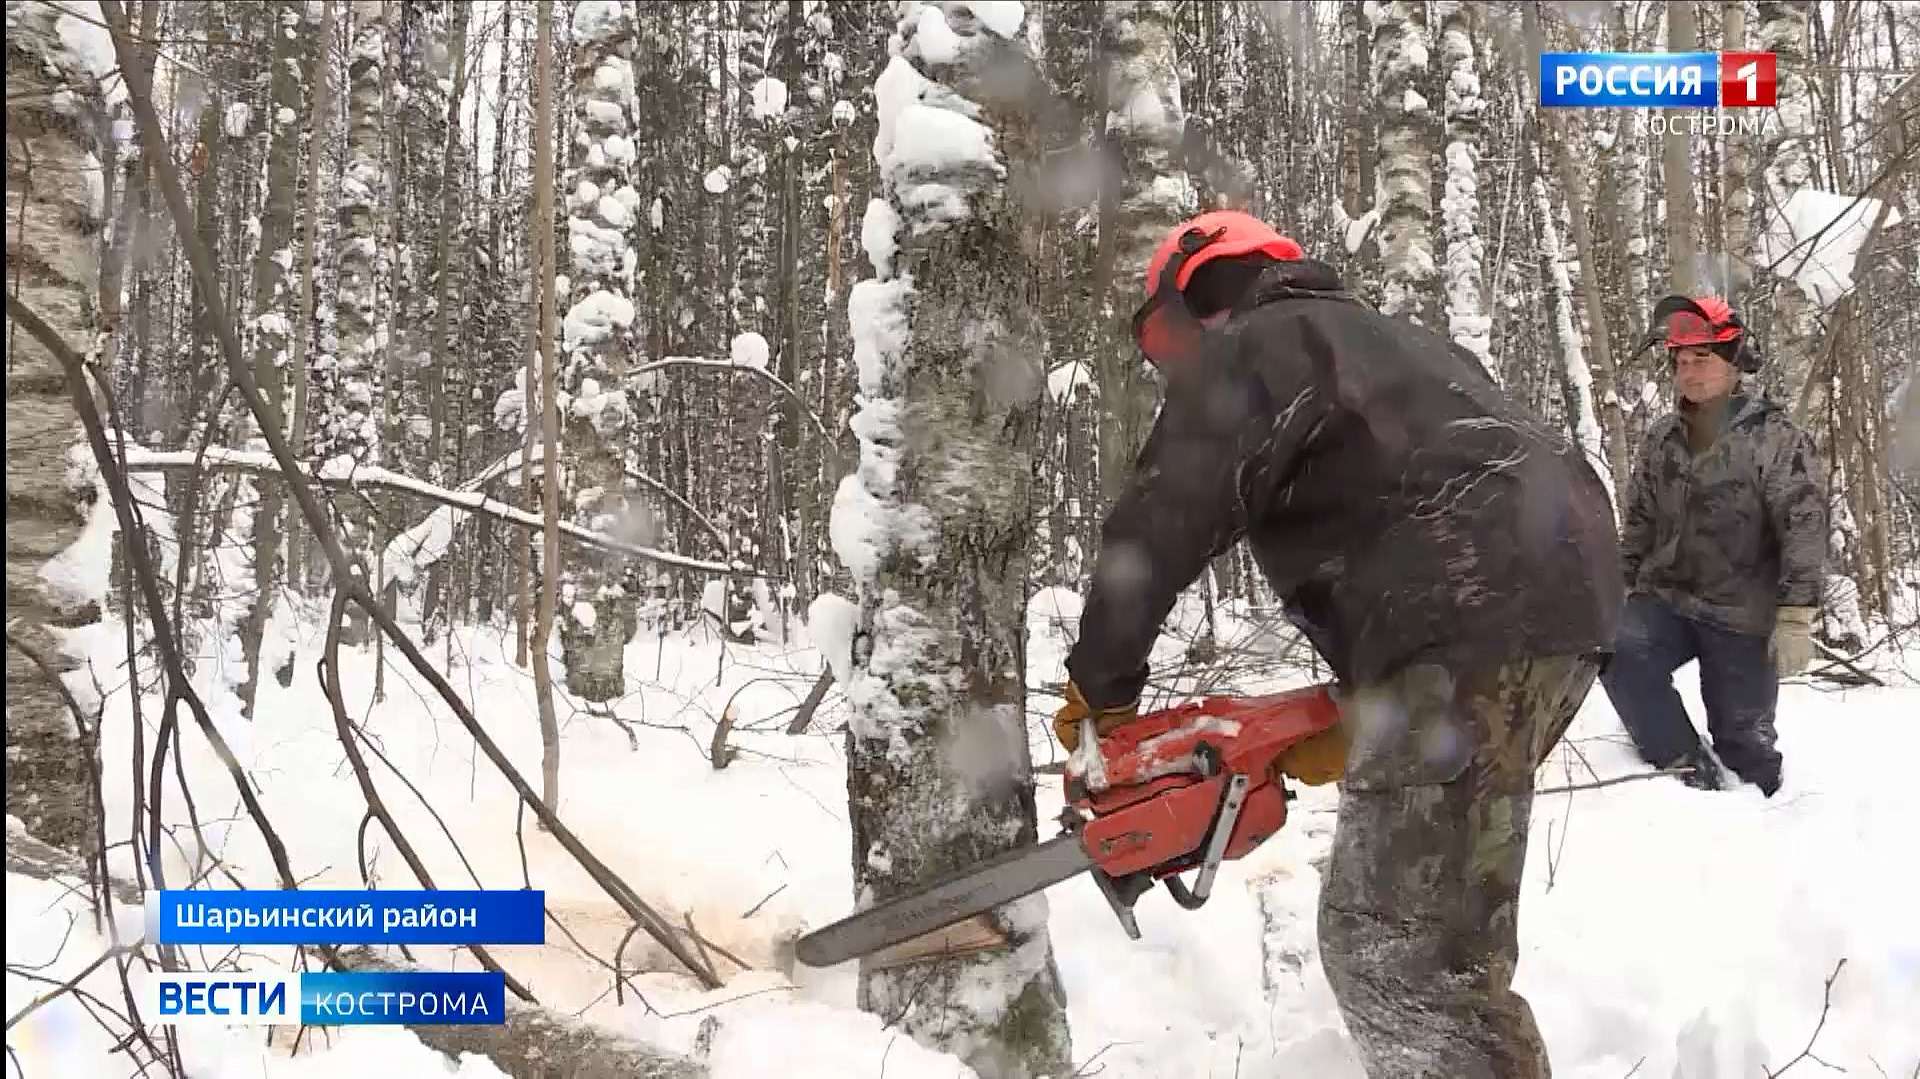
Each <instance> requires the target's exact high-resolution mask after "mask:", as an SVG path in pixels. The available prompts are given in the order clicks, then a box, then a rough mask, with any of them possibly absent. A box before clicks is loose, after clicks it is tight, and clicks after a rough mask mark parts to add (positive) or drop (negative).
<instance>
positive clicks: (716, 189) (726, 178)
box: [654, 165, 733, 228]
mask: <svg viewBox="0 0 1920 1079" xmlns="http://www.w3.org/2000/svg"><path fill="white" fill-rule="evenodd" d="M732 185H733V170H732V169H731V168H728V167H727V166H725V165H715V166H714V167H713V168H711V169H708V170H707V175H706V177H705V178H704V179H702V180H701V186H703V187H705V188H706V189H707V194H709V195H722V194H725V193H726V190H727V188H729V187H731V186H732ZM654 227H655V228H658V227H659V226H657V225H656V226H654Z"/></svg>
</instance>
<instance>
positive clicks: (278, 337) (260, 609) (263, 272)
mask: <svg viewBox="0 0 1920 1079" xmlns="http://www.w3.org/2000/svg"><path fill="white" fill-rule="evenodd" d="M303 7H305V5H304V4H301V5H295V4H292V3H285V2H279V3H274V4H273V5H272V6H271V7H270V8H269V10H268V11H267V13H266V27H267V32H268V34H269V35H270V36H271V37H272V43H271V55H272V57H273V63H272V76H271V86H272V88H273V91H272V92H273V99H272V104H271V106H270V108H269V110H268V112H269V115H268V116H267V117H266V118H265V122H264V124H263V125H262V126H263V128H264V129H265V130H266V131H267V132H268V137H269V139H270V140H271V141H270V144H269V145H268V147H267V204H266V210H265V212H264V213H262V214H261V215H260V249H259V252H258V253H257V254H256V255H255V256H254V260H253V311H254V317H253V377H254V380H255V381H256V382H257V383H258V384H259V386H260V392H261V394H262V396H264V397H265V398H266V402H267V406H268V411H269V413H270V415H269V422H271V423H275V424H280V423H283V422H284V421H283V416H284V414H285V413H284V409H285V405H286V384H287V372H288V368H289V367H290V365H291V360H292V350H293V336H294V327H295V325H296V323H295V322H294V317H295V314H296V313H295V311H294V308H293V303H292V300H293V295H292V290H291V289H289V288H288V277H289V274H290V273H291V272H292V270H293V203H294V185H295V184H296V182H297V181H296V179H295V172H296V170H297V169H298V167H299V164H300V124H301V120H300V105H301V97H302V92H301V85H300V84H301V82H302V78H301V75H302V64H301V62H300V57H301V56H302V55H304V54H305V52H306V51H307V50H308V49H309V48H310V47H311V45H310V43H309V42H307V41H306V40H305V39H304V37H303V36H302V34H301V30H302V29H303V28H305V27H307V26H308V25H309V24H308V23H307V21H306V19H304V18H303V17H302V16H301V8H303ZM257 488H258V490H259V491H260V505H259V506H258V507H257V508H256V509H255V510H254V514H253V596H252V598H251V600H250V602H249V604H248V607H247V612H246V614H245V615H244V616H243V618H242V621H241V628H240V649H241V653H242V655H243V656H244V657H245V660H246V665H247V672H246V675H245V676H244V678H243V681H242V682H241V683H240V709H241V712H242V714H244V715H247V716H251V715H253V705H254V700H255V697H256V694H257V693H258V692H259V689H260V649H261V645H262V639H263V638H264V637H265V636H266V629H267V619H268V618H269V617H270V616H271V614H272V613H273V596H274V591H275V588H276V587H277V584H278V582H279V581H280V580H282V579H283V577H282V575H281V574H280V573H279V572H278V570H279V565H278V563H279V559H280V529H281V522H280V514H281V511H282V509H283V507H284V506H285V505H286V491H285V489H284V488H283V487H282V486H281V485H280V484H279V483H276V482H274V481H273V480H270V479H262V480H260V481H259V482H258V484H257Z"/></svg>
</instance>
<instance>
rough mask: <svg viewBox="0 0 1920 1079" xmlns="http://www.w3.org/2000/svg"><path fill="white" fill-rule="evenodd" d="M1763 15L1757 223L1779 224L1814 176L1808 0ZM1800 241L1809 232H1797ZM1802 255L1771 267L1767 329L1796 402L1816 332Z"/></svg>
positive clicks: (1801, 251)
mask: <svg viewBox="0 0 1920 1079" xmlns="http://www.w3.org/2000/svg"><path fill="white" fill-rule="evenodd" d="M1759 15H1760V21H1759V24H1758V27H1757V29H1758V33H1757V34H1756V35H1755V41H1754V48H1755V49H1756V50H1758V51H1761V52H1771V53H1773V54H1774V55H1775V57H1776V58H1777V59H1776V71H1777V72H1778V78H1779V83H1778V94H1779V96H1778V99H1777V100H1778V105H1777V107H1776V108H1775V110H1774V123H1773V124H1772V125H1769V127H1768V129H1767V139H1768V145H1767V149H1766V156H1767V167H1766V190H1767V200H1766V206H1765V208H1764V215H1763V220H1762V223H1761V226H1760V227H1761V229H1762V230H1763V231H1764V230H1766V229H1767V228H1769V227H1772V228H1776V229H1781V234H1782V235H1785V234H1786V230H1785V229H1784V228H1783V227H1782V225H1781V223H1780V221H1779V218H1780V214H1781V211H1782V209H1783V208H1784V207H1785V206H1786V205H1787V203H1788V201H1789V200H1791V199H1792V198H1793V196H1794V193H1795V192H1797V191H1799V190H1800V189H1801V188H1804V187H1807V186H1808V185H1810V184H1812V183H1813V182H1814V159H1813V145H1814V136H1815V129H1814V121H1815V103H1814V96H1813V84H1812V82H1811V81H1810V80H1808V78H1807V74H1806V70H1807V63H1808V60H1809V58H1810V56H1811V53H1810V50H1809V49H1808V47H1807V43H1808V32H1807V5H1806V3H1804V2H1792V0H1767V2H1765V3H1762V4H1761V5H1760V7H1759ZM1799 239H1801V240H1805V239H1806V237H1799ZM1806 253H1807V247H1806V246H1801V247H1799V248H1797V249H1795V250H1794V251H1793V252H1792V253H1790V254H1789V255H1788V256H1787V258H1786V260H1785V261H1784V262H1783V263H1782V265H1780V266H1778V267H1775V268H1774V270H1773V274H1774V276H1775V278H1776V281H1775V287H1774V289H1773V293H1772V300H1773V303H1772V308H1773V311H1772V315H1773V320H1772V333H1771V334H1770V335H1769V337H1768V341H1767V345H1768V350H1767V351H1768V355H1767V362H1768V363H1769V365H1771V367H1772V372H1771V376H1772V377H1773V378H1776V379H1779V380H1780V385H1782V386H1783V387H1784V388H1785V390H1786V394H1785V399H1787V400H1790V401H1797V400H1799V398H1800V396H1801V389H1802V387H1803V385H1804V383H1805V381H1806V380H1807V379H1808V378H1809V377H1812V375H1813V366H1814V338H1815V335H1816V333H1817V327H1816V324H1815V323H1816V316H1817V315H1818V313H1819V312H1818V309H1817V305H1816V304H1815V303H1814V301H1813V298H1812V297H1811V296H1809V295H1808V294H1807V292H1806V290H1804V289H1803V288H1801V287H1800V286H1799V285H1798V284H1797V283H1796V282H1794V281H1793V280H1792V276H1793V273H1794V270H1795V269H1796V267H1797V266H1798V264H1799V260H1800V259H1801V258H1802V257H1803V256H1805V254H1806ZM1814 397H1815V400H1814V401H1813V402H1812V405H1813V407H1812V408H1810V409H1809V410H1807V411H1806V412H1805V413H1804V414H1805V415H1815V414H1817V413H1818V411H1819V409H1820V408H1821V407H1822V406H1821V404H1820V402H1823V401H1824V400H1825V397H1826V395H1825V394H1824V393H1823V392H1821V390H1820V388H1819V387H1816V388H1815V394H1814Z"/></svg>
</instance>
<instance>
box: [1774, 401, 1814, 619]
mask: <svg viewBox="0 0 1920 1079" xmlns="http://www.w3.org/2000/svg"><path fill="white" fill-rule="evenodd" d="M1779 434H1780V437H1778V438H1777V439H1775V440H1774V443H1775V444H1774V446H1773V447H1772V449H1773V452H1772V453H1771V454H1770V455H1769V457H1768V459H1767V461H1766V462H1765V466H1764V470H1763V472H1762V474H1761V483H1762V492H1761V493H1762V496H1763V497H1764V498H1765V499H1766V508H1767V517H1768V520H1769V523H1771V524H1772V526H1773V533H1774V536H1775V538H1776V539H1778V540H1779V543H1780V596H1779V605H1780V606H1782V607H1818V606H1820V597H1821V593H1822V590H1823V586H1824V572H1825V569H1826V561H1827V492H1826V482H1825V476H1824V471H1823V469H1822V467H1821V463H1820V458H1819V455H1818V454H1817V453H1816V452H1815V450H1814V446H1813V438H1812V437H1811V436H1810V435H1808V434H1807V433H1806V432H1804V431H1802V430H1800V429H1799V428H1797V427H1793V426H1791V425H1789V424H1782V425H1781V429H1780V433H1779Z"/></svg>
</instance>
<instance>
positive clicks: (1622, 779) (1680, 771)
mask: <svg viewBox="0 0 1920 1079" xmlns="http://www.w3.org/2000/svg"><path fill="white" fill-rule="evenodd" d="M1691 774H1693V769H1691V768H1662V769H1660V770H1658V771H1653V772H1635V773H1633V774H1632V775H1625V776H1614V777H1613V778H1612V779H1602V780H1600V781H1599V782H1596V783H1574V784H1570V785H1568V786H1565V787H1541V788H1540V789H1539V790H1536V791H1534V792H1533V793H1534V795H1535V796H1536V797H1537V796H1539V795H1542V794H1566V793H1567V792H1569V791H1594V790H1599V789H1600V788H1601V787H1617V786H1619V785H1620V784H1622V783H1633V782H1635V781H1637V780H1642V779H1659V778H1660V777H1661V776H1686V775H1691Z"/></svg>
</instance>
